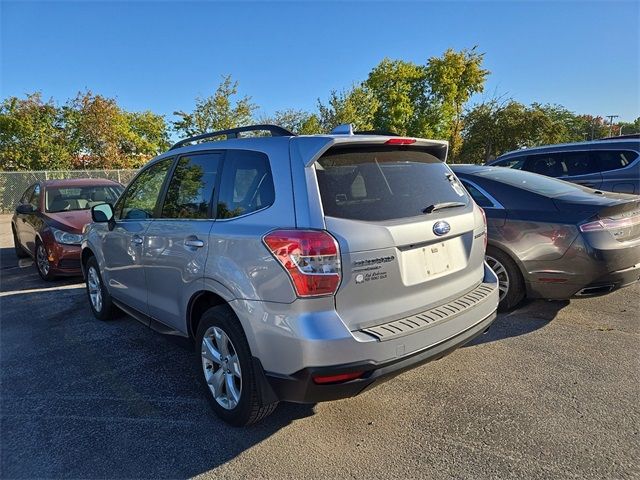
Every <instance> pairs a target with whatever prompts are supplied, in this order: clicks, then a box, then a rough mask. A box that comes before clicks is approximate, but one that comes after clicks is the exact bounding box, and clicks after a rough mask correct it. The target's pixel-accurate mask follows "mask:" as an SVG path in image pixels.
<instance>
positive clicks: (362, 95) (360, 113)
mask: <svg viewBox="0 0 640 480" xmlns="http://www.w3.org/2000/svg"><path fill="white" fill-rule="evenodd" d="M377 108H378V102H377V100H376V98H375V97H374V96H373V95H372V94H371V92H369V91H368V90H367V89H365V88H363V87H362V86H360V85H356V86H353V87H351V89H349V90H345V91H341V92H339V91H337V90H333V91H331V93H330V94H329V100H328V101H327V103H326V104H324V103H322V102H321V101H320V100H318V122H319V125H320V130H321V131H323V132H325V133H326V132H329V131H331V130H332V129H333V128H335V127H337V126H338V125H341V124H343V123H351V124H352V125H353V127H354V128H355V129H356V130H360V131H364V130H372V129H373V128H374V125H373V120H374V114H375V112H376V110H377Z"/></svg>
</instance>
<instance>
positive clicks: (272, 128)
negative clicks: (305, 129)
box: [169, 124, 295, 150]
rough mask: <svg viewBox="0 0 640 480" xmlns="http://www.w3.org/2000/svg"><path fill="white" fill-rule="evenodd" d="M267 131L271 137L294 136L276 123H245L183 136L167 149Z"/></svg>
mask: <svg viewBox="0 0 640 480" xmlns="http://www.w3.org/2000/svg"><path fill="white" fill-rule="evenodd" d="M260 131H264V132H269V133H271V136H272V137H294V136H295V133H293V132H290V131H289V130H287V129H286V128H282V127H279V126H278V125H270V124H260V125H247V126H244V127H236V128H229V129H227V130H218V131H217V132H207V133H203V134H200V135H195V136H193V137H189V138H185V139H184V140H180V141H179V142H178V143H175V144H174V145H173V146H172V147H171V148H170V149H169V150H174V149H176V148H180V147H183V146H185V145H186V144H188V143H192V142H197V141H198V140H204V139H205V138H214V137H221V136H223V135H225V136H226V137H227V140H229V139H232V138H238V134H239V133H242V132H260Z"/></svg>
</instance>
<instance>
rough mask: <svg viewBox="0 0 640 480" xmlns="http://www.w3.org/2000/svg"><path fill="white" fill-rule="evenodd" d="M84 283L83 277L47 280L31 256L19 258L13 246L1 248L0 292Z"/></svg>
mask: <svg viewBox="0 0 640 480" xmlns="http://www.w3.org/2000/svg"><path fill="white" fill-rule="evenodd" d="M76 283H82V277H81V276H77V277H59V278H56V279H55V280H52V281H50V282H47V281H45V280H42V279H41V278H40V277H39V276H38V272H37V271H36V267H35V265H34V264H33V260H32V259H31V258H24V259H20V260H18V258H17V257H16V254H15V251H14V249H13V247H5V248H0V292H17V291H20V290H30V289H33V288H52V287H53V288H55V287H60V286H64V285H73V284H76Z"/></svg>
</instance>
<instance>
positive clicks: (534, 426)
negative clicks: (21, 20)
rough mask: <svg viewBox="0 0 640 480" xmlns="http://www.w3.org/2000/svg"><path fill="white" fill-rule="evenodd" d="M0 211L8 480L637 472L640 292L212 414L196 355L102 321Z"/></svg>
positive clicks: (2, 468)
mask: <svg viewBox="0 0 640 480" xmlns="http://www.w3.org/2000/svg"><path fill="white" fill-rule="evenodd" d="M8 221H9V217H8V216H2V217H0V268H1V270H0V272H1V273H0V275H1V277H0V287H1V288H0V291H1V293H0V309H1V314H2V320H1V324H0V372H1V373H0V381H1V384H0V387H1V390H0V391H1V394H0V400H1V411H0V428H1V443H0V448H1V451H0V477H1V478H34V477H39V478H43V477H48V478H51V477H65V478H158V477H162V478H184V477H193V476H199V477H201V478H217V479H218V478H295V479H301V478H320V477H322V478H341V479H342V478H434V479H437V478H469V479H477V478H506V477H516V478H553V479H555V478H629V479H630V478H640V460H639V459H640V433H639V431H640V405H639V402H638V398H640V368H639V367H640V350H639V345H640V342H639V340H640V319H639V318H638V311H639V305H640V286H638V285H636V286H633V287H630V288H627V289H625V290H621V291H618V292H614V293H613V294H610V295H608V296H606V297H600V298H593V299H581V300H572V301H571V302H544V301H536V302H530V303H528V304H526V305H524V306H523V307H522V308H520V309H519V310H517V311H515V312H512V313H510V314H508V315H501V316H500V317H499V318H498V320H497V321H496V323H495V324H494V327H493V328H492V329H491V330H490V331H489V333H487V334H486V335H484V336H482V337H480V338H479V339H477V340H476V341H475V342H474V343H473V344H471V345H469V346H466V347H464V348H461V349H459V350H457V351H456V352H454V353H453V354H451V355H449V356H448V357H445V358H444V359H442V360H439V361H437V362H433V363H430V364H427V365H425V366H423V367H420V368H417V369H414V370H411V371H409V372H407V373H405V374H403V375H401V376H399V377H396V378H395V379H393V380H391V381H389V382H387V383H384V384H383V385H381V386H379V387H378V388H376V389H373V390H371V391H369V392H367V393H365V394H363V395H361V396H359V397H356V398H353V399H348V400H341V401H337V402H331V403H323V404H318V405H315V406H300V405H287V404H283V405H281V406H280V407H279V408H278V409H277V410H276V412H275V413H274V415H272V416H271V417H269V418H268V419H266V420H265V421H263V422H262V423H260V424H258V425H256V426H254V427H251V428H246V429H234V428H230V427H228V426H226V425H224V424H223V423H221V422H220V421H219V420H217V419H216V417H215V416H214V415H213V414H212V412H211V411H210V409H209V407H208V404H207V402H206V400H205V397H204V394H203V392H202V391H201V390H200V388H201V387H200V386H199V383H198V381H197V379H198V376H199V371H198V368H199V367H198V365H197V363H196V361H195V359H194V356H193V354H192V353H191V351H190V350H188V349H186V348H185V347H184V346H183V345H180V344H178V343H176V342H175V341H174V340H172V339H171V338H168V337H164V336H161V335H159V334H157V333H155V332H153V331H151V330H149V329H148V328H146V327H144V326H142V325H141V324H139V323H138V322H136V321H135V320H133V319H131V318H128V317H124V318H122V319H119V320H115V321H112V322H107V323H101V322H98V321H97V320H94V319H93V317H92V316H91V313H90V310H89V308H88V305H87V300H86V298H85V293H84V290H83V289H82V285H79V284H78V282H79V279H67V280H63V281H61V282H54V283H47V282H44V281H41V280H40V279H39V277H38V276H37V274H36V272H35V267H33V266H32V265H29V262H23V263H22V266H19V265H18V263H17V261H16V259H15V256H14V254H13V248H12V240H11V236H10V230H9V224H8Z"/></svg>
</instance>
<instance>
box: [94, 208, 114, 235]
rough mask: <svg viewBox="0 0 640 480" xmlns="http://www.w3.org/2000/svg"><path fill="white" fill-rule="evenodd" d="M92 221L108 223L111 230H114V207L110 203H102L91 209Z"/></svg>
mask: <svg viewBox="0 0 640 480" xmlns="http://www.w3.org/2000/svg"><path fill="white" fill-rule="evenodd" d="M91 219H92V220H93V221H94V222H96V223H108V224H109V230H113V227H114V226H115V224H116V221H115V219H114V218H113V207H112V206H111V204H110V203H101V204H100V205H94V206H93V207H91Z"/></svg>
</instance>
